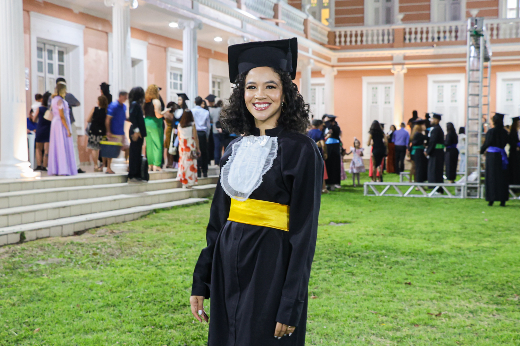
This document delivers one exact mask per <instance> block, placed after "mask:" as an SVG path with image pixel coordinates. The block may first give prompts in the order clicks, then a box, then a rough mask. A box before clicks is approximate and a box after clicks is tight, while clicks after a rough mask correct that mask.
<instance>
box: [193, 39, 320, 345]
mask: <svg viewBox="0 0 520 346" xmlns="http://www.w3.org/2000/svg"><path fill="white" fill-rule="evenodd" d="M297 52H298V46H297V40H296V38H293V39H291V40H281V41H268V42H251V43H244V44H240V45H234V46H230V47H229V53H228V57H229V68H230V73H229V75H230V79H231V81H232V82H235V83H234V84H235V85H236V87H235V88H234V89H233V93H232V95H231V97H230V99H229V106H227V107H225V108H224V109H223V110H222V115H221V118H220V121H221V122H222V127H223V128H226V129H227V130H228V131H229V132H231V133H238V134H242V136H239V137H238V138H237V139H235V140H234V141H233V142H232V143H231V144H230V146H229V147H228V148H227V149H226V151H225V153H224V157H223V158H222V161H221V162H220V164H221V173H220V177H219V182H218V184H217V187H216V190H215V196H214V198H213V202H212V205H211V212H210V219H209V224H208V228H207V233H206V239H207V247H206V248H204V249H203V250H202V252H201V254H200V257H199V259H198V261H197V264H196V266H195V271H194V274H193V286H192V296H191V298H190V304H191V311H192V313H193V315H194V316H195V318H197V320H199V321H201V322H202V321H203V320H206V321H207V320H208V319H209V318H208V316H207V315H206V313H205V312H204V306H203V303H204V299H205V298H209V297H210V296H211V302H210V303H211V320H210V325H209V340H208V345H209V346H275V345H292V346H303V345H304V344H305V329H306V322H307V305H308V296H309V295H308V283H309V276H310V270H311V264H312V260H313V256H314V250H315V246H316V235H317V228H318V214H319V209H320V198H321V185H322V179H323V159H322V158H321V155H320V152H319V150H318V147H317V146H316V143H314V141H313V140H312V139H311V138H309V137H307V136H306V135H305V131H306V129H307V127H308V125H309V106H308V105H307V104H305V102H304V100H303V97H302V96H301V95H300V93H299V92H298V89H297V86H296V85H295V84H294V83H293V82H292V80H291V79H294V78H295V74H296V63H297ZM273 336H274V337H273Z"/></svg>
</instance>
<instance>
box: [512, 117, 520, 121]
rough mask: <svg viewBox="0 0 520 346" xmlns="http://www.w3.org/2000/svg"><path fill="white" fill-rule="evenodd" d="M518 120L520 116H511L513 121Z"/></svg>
mask: <svg viewBox="0 0 520 346" xmlns="http://www.w3.org/2000/svg"><path fill="white" fill-rule="evenodd" d="M518 120H520V117H512V118H511V121H513V122H514V121H518Z"/></svg>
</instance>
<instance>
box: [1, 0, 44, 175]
mask: <svg viewBox="0 0 520 346" xmlns="http://www.w3.org/2000/svg"><path fill="white" fill-rule="evenodd" d="M23 42H24V33H23V4H22V1H20V0H1V1H0V178H4V179H5V178H7V179H16V178H28V177H34V176H36V175H37V174H35V173H34V172H33V170H32V169H31V168H30V167H29V166H30V163H29V162H28V161H27V156H28V146H27V129H26V126H27V123H26V117H27V116H26V114H25V113H26V109H25V107H26V105H25V69H24V62H25V58H24V45H23Z"/></svg>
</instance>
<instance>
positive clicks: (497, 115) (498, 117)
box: [493, 112, 505, 122]
mask: <svg viewBox="0 0 520 346" xmlns="http://www.w3.org/2000/svg"><path fill="white" fill-rule="evenodd" d="M504 116H505V114H503V113H496V112H495V115H493V121H497V120H500V121H502V122H504Z"/></svg>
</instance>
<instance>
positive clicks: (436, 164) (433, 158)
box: [426, 125, 444, 183]
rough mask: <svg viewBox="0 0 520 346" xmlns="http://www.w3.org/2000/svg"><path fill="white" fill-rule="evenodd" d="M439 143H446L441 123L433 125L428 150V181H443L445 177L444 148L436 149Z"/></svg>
mask: <svg viewBox="0 0 520 346" xmlns="http://www.w3.org/2000/svg"><path fill="white" fill-rule="evenodd" d="M437 144H444V131H443V130H442V128H441V127H440V125H436V126H433V127H432V129H431V131H430V140H429V141H428V149H427V150H426V152H427V153H428V155H429V156H430V158H429V159H428V182H429V183H443V182H444V177H443V172H444V149H435V146H436V145H437Z"/></svg>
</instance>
